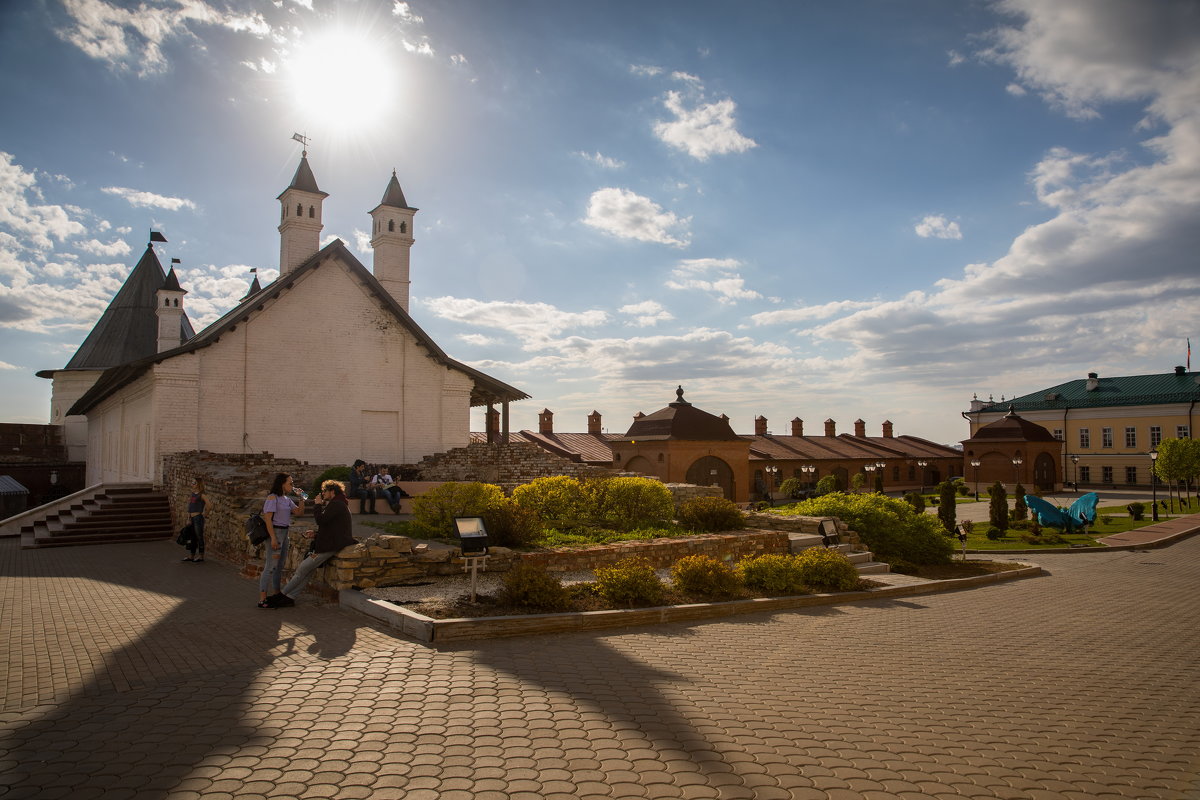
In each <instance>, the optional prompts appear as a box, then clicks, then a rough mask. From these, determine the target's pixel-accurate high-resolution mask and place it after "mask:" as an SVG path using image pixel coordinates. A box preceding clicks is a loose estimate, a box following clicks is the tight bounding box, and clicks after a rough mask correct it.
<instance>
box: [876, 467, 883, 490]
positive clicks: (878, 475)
mask: <svg viewBox="0 0 1200 800" xmlns="http://www.w3.org/2000/svg"><path fill="white" fill-rule="evenodd" d="M875 491H877V492H879V493H880V494H883V470H881V469H877V470H875Z"/></svg>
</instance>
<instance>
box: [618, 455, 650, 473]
mask: <svg viewBox="0 0 1200 800" xmlns="http://www.w3.org/2000/svg"><path fill="white" fill-rule="evenodd" d="M621 469H623V470H625V471H626V472H639V473H641V474H642V475H654V476H658V470H656V469H655V468H654V465H653V464H652V463H650V459H648V458H646V457H645V456H634V457H633V458H631V459H629V462H628V463H627V464H626V465H625V466H624V467H622V468H621Z"/></svg>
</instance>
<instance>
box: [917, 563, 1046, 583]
mask: <svg viewBox="0 0 1200 800" xmlns="http://www.w3.org/2000/svg"><path fill="white" fill-rule="evenodd" d="M1026 566H1028V565H1027V564H1013V563H1010V562H1007V561H954V562H951V563H949V564H936V565H925V566H921V567H917V571H916V572H910V573H907V574H909V575H915V576H916V577H918V578H925V579H927V580H931V581H947V580H953V579H954V578H972V577H974V576H976V575H992V574H995V573H997V572H1009V571H1010V570H1014V569H1022V568H1023V567H1026Z"/></svg>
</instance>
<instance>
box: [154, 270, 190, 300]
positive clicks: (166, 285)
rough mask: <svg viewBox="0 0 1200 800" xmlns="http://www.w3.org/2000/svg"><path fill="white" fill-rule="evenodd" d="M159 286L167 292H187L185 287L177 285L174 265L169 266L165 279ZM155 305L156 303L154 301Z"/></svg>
mask: <svg viewBox="0 0 1200 800" xmlns="http://www.w3.org/2000/svg"><path fill="white" fill-rule="evenodd" d="M160 288H162V289H166V290H167V291H168V292H183V293H184V294H187V289H185V288H183V287H182V286H180V285H179V277H178V276H176V274H175V268H174V267H171V271H170V272H168V273H167V279H166V280H165V281H163V285H162V286H161V287H160ZM155 305H158V304H157V303H155Z"/></svg>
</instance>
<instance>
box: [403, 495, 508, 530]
mask: <svg viewBox="0 0 1200 800" xmlns="http://www.w3.org/2000/svg"><path fill="white" fill-rule="evenodd" d="M504 501H505V497H504V492H503V491H501V489H500V487H499V486H494V485H492V484H490V483H475V482H462V483H456V482H450V483H443V484H442V485H441V486H435V487H434V488H432V489H430V490H429V491H428V492H425V493H424V494H422V495H419V496H417V497H414V498H413V522H414V523H416V524H417V525H418V526H419V527H421V528H424V529H425V530H427V531H430V532H431V533H434V534H436V535H438V536H451V535H453V534H454V518H455V517H482V516H484V515H485V514H486V513H487V511H488V509H490V508H494V507H496V506H499V505H501V504H503V503H504Z"/></svg>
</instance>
